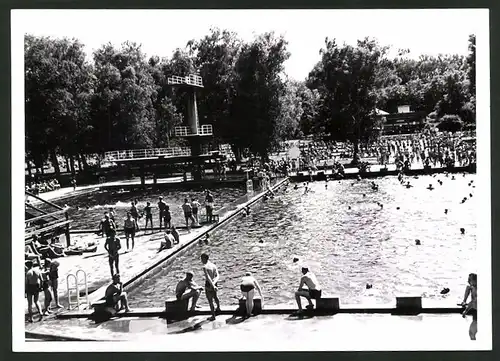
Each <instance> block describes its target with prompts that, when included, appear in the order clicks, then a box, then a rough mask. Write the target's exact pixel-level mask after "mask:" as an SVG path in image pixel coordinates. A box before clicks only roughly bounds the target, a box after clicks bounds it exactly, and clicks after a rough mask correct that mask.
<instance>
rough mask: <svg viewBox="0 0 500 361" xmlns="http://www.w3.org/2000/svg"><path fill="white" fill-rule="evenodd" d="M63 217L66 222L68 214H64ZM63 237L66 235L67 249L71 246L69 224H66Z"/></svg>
mask: <svg viewBox="0 0 500 361" xmlns="http://www.w3.org/2000/svg"><path fill="white" fill-rule="evenodd" d="M64 216H65V217H66V220H67V221H68V220H69V215H68V212H67V211H66V212H64ZM64 233H65V235H66V246H67V247H69V246H71V238H70V237H71V236H70V233H69V223H68V224H66V230H65V232H64Z"/></svg>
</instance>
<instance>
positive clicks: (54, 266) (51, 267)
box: [45, 258, 63, 308]
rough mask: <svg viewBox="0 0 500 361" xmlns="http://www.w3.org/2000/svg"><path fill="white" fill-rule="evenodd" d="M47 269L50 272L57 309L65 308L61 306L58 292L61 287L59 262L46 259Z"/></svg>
mask: <svg viewBox="0 0 500 361" xmlns="http://www.w3.org/2000/svg"><path fill="white" fill-rule="evenodd" d="M45 268H46V269H48V271H49V280H50V287H51V288H52V294H53V296H54V302H55V303H56V307H57V308H62V307H63V306H61V305H60V304H59V295H58V292H57V289H58V286H59V262H57V261H56V260H51V259H50V258H47V259H45Z"/></svg>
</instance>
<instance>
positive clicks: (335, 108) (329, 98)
mask: <svg viewBox="0 0 500 361" xmlns="http://www.w3.org/2000/svg"><path fill="white" fill-rule="evenodd" d="M386 51H387V48H385V47H381V46H380V45H379V44H378V43H377V42H376V41H375V40H371V39H368V38H366V39H364V40H362V41H358V43H357V46H356V47H354V46H351V45H346V44H344V45H343V46H339V45H337V43H336V42H335V39H334V40H329V39H328V38H327V39H326V40H325V48H323V49H321V51H320V54H321V60H320V62H319V63H318V64H317V65H316V66H315V68H314V69H313V70H312V71H311V73H310V74H309V78H308V86H309V87H310V88H311V89H317V90H318V92H319V96H320V100H319V103H320V110H319V117H320V120H321V121H323V122H324V129H325V130H326V131H327V132H329V133H330V134H331V136H332V137H333V138H336V139H341V140H349V141H351V142H353V143H354V160H356V159H357V154H358V152H359V147H358V146H359V142H360V141H363V140H368V139H369V138H370V137H371V136H372V134H373V130H374V124H375V120H376V119H375V113H374V111H375V106H376V100H377V97H376V93H375V80H376V72H377V68H378V66H379V61H380V60H381V59H382V58H383V57H384V55H385V53H386Z"/></svg>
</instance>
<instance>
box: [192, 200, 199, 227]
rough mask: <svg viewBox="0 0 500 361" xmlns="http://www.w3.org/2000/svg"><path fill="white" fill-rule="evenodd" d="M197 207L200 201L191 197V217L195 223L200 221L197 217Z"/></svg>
mask: <svg viewBox="0 0 500 361" xmlns="http://www.w3.org/2000/svg"><path fill="white" fill-rule="evenodd" d="M199 208H200V202H198V199H196V198H191V210H192V211H193V218H194V220H195V224H196V225H199V224H200V221H199V219H198V209H199Z"/></svg>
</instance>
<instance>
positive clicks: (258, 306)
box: [236, 298, 262, 315]
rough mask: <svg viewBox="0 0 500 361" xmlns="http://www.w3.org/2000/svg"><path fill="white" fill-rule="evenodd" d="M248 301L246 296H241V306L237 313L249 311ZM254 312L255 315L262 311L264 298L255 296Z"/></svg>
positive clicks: (243, 313) (242, 313) (241, 313)
mask: <svg viewBox="0 0 500 361" xmlns="http://www.w3.org/2000/svg"><path fill="white" fill-rule="evenodd" d="M246 304H247V301H246V299H244V298H240V300H239V306H238V309H237V310H236V314H237V315H245V314H246V312H247V306H246ZM252 313H253V314H254V315H259V314H261V313H262V300H261V299H260V298H254V299H253V309H252Z"/></svg>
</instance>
